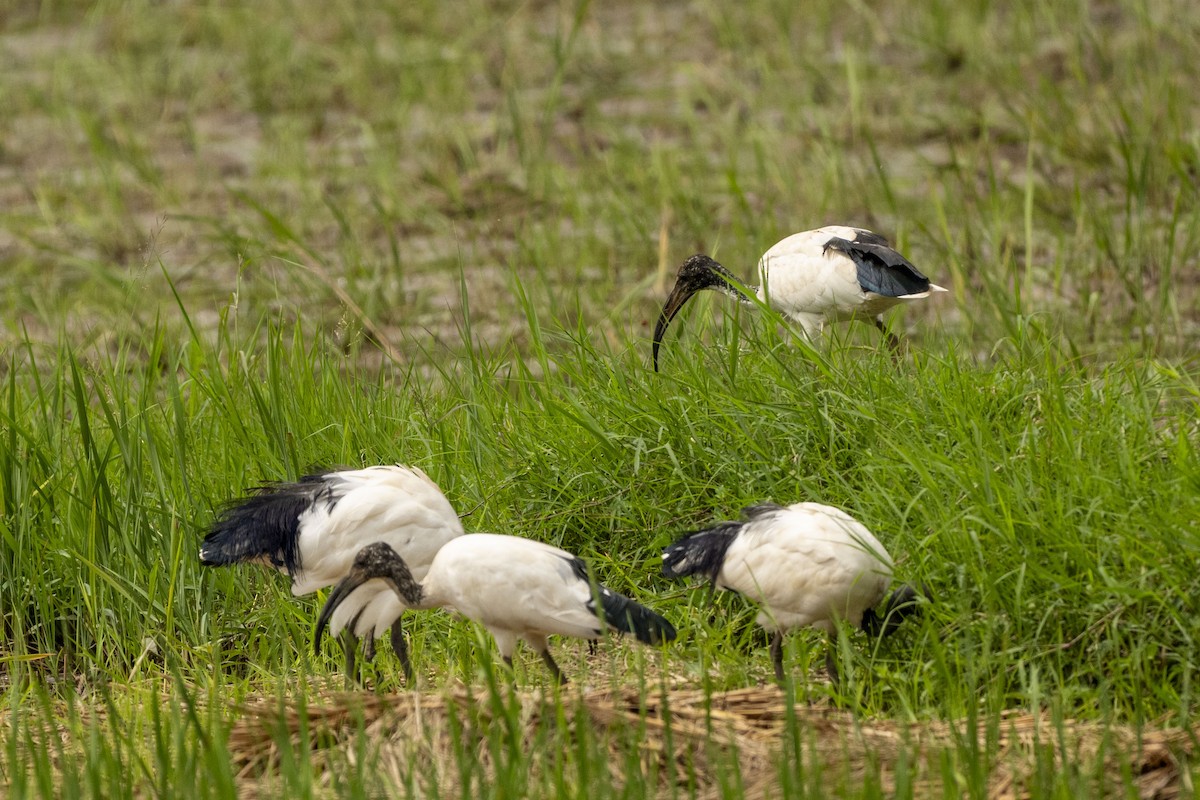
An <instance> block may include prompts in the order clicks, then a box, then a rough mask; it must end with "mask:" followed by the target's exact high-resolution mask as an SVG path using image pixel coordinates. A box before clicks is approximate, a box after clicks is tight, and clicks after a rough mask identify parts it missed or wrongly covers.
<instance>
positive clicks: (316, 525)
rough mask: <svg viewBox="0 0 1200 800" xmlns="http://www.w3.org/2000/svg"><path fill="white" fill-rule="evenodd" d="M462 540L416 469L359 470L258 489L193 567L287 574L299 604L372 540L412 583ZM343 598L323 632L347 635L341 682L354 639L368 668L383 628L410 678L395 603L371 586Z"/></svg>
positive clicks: (219, 528) (447, 509)
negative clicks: (255, 567)
mask: <svg viewBox="0 0 1200 800" xmlns="http://www.w3.org/2000/svg"><path fill="white" fill-rule="evenodd" d="M462 535H463V527H462V523H460V522H459V520H458V515H457V514H456V513H455V512H454V508H453V507H452V506H451V505H450V501H448V500H447V499H446V497H445V495H443V494H442V492H441V490H440V489H439V488H438V487H437V484H435V483H434V482H433V481H432V480H430V479H429V477H428V476H427V475H426V474H425V473H424V472H422V471H421V470H419V469H417V468H416V467H402V466H378V467H367V468H366V469H357V470H343V471H332V472H322V473H319V474H315V475H309V476H306V477H304V478H301V479H300V480H299V481H296V482H294V483H280V484H273V485H268V486H264V487H262V488H261V489H259V490H258V492H257V493H255V494H252V495H251V496H250V497H248V498H246V499H245V500H243V501H241V502H240V503H238V504H237V505H234V506H231V507H230V508H228V509H227V510H225V512H224V513H222V514H221V516H220V517H219V518H218V519H217V521H216V522H215V523H214V524H213V527H212V530H211V531H210V532H209V534H208V536H207V537H205V539H204V543H203V544H202V545H201V547H200V562H201V563H202V564H204V565H206V566H220V565H226V564H236V563H241V562H252V563H259V564H263V565H265V566H268V567H274V568H276V569H278V570H279V571H281V572H286V573H287V574H288V575H289V576H291V578H292V594H294V595H297V596H299V595H304V594H309V593H310V592H315V591H317V590H318V589H322V588H324V587H326V586H331V585H332V584H334V583H337V582H338V581H340V580H341V579H342V578H345V577H346V576H347V575H348V574H350V568H351V566H352V565H353V563H354V559H355V556H356V555H357V554H358V552H359V550H361V549H362V548H363V546H365V545H368V544H371V543H373V542H385V543H387V545H389V546H390V547H391V548H392V549H393V550H395V551H396V552H399V553H401V554H403V556H404V558H405V560H406V561H407V562H408V563H409V565H410V569H411V570H412V572H413V573H414V574H415V575H417V576H418V579H419V578H421V577H424V575H425V571H426V570H427V569H429V565H430V563H431V562H432V561H433V557H434V554H435V553H437V551H438V550H439V549H440V548H441V547H442V546H443V545H445V544H446V543H447V542H449V541H450V540H452V539H454V538H456V537H459V536H462ZM345 600H346V601H345V602H344V603H343V604H342V606H341V609H340V613H339V614H338V615H337V616H336V617H335V618H334V619H333V620H332V621H331V626H330V627H331V630H332V632H333V633H334V634H335V635H336V634H338V633H339V632H340V631H342V630H343V629H345V630H346V633H347V636H346V640H345V641H344V644H345V647H346V676H347V678H348V679H353V677H354V648H355V643H356V640H358V639H363V640H364V654H365V656H366V657H367V659H368V660H370V659H371V658H372V657H373V656H374V654H375V639H376V638H378V637H382V636H383V632H384V631H386V630H387V629H388V628H391V630H392V633H391V640H392V648H393V649H394V650H395V651H396V655H397V656H398V657H399V658H400V663H401V666H402V667H403V668H404V674H405V677H406V678H408V679H409V680H411V679H412V664H411V663H410V662H409V659H408V647H407V645H406V644H405V641H404V633H403V630H402V628H401V625H400V616H401V615H402V614H403V613H404V609H405V605H404V603H403V602H402V601H401V600H400V598H399V597H397V596H396V594H395V593H394V592H392V591H391V589H390V588H388V586H387V584H385V583H384V582H383V581H381V580H379V581H371V582H369V583H367V584H366V585H363V586H361V587H359V589H358V591H356V592H354V595H353V597H350V598H345Z"/></svg>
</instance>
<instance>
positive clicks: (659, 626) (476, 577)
mask: <svg viewBox="0 0 1200 800" xmlns="http://www.w3.org/2000/svg"><path fill="white" fill-rule="evenodd" d="M375 580H382V581H384V582H385V583H386V584H387V585H388V586H389V587H391V590H392V591H394V592H395V593H396V595H397V596H398V597H399V598H400V600H401V601H402V602H403V603H404V605H405V606H406V607H408V608H414V609H424V608H438V607H442V606H445V607H449V608H452V609H453V610H455V611H457V612H458V613H460V614H462V615H463V616H464V617H467V618H468V619H472V620H474V621H476V622H478V623H479V624H481V625H483V627H485V628H486V629H487V630H488V632H490V633H491V634H492V637H493V638H494V639H495V640H496V647H497V648H498V649H499V650H500V655H501V656H503V657H504V661H505V663H507V664H508V665H509V666H510V667H511V666H512V657H513V652H514V651H515V649H516V645H517V641H518V640H519V639H524V640H525V641H526V642H527V643H528V644H529V646H530V647H532V648H533V649H534V650H536V651H537V652H538V653H539V654H540V655H541V657H542V660H543V661H545V662H546V666H547V667H549V669H550V672H551V673H552V674H553V675H554V677H555V679H557V680H558V682H559V683H566V676H564V675H563V673H562V670H561V669H559V667H558V664H557V663H555V661H554V657H553V656H551V655H550V650H549V645H548V643H547V641H546V637H547V636H548V635H550V634H558V635H560V636H575V637H578V638H581V639H589V640H591V639H595V638H597V637H599V636H600V634H601V633H603V632H604V630H605V628H606V627H611V628H614V629H616V630H618V631H621V632H624V633H632V634H633V635H634V636H636V637H637V639H638V641H641V642H645V643H646V644H659V643H662V642H669V641H671V640H673V639H674V638H675V628H674V627H673V626H672V625H671V623H670V622H668V621H667V620H665V619H663V618H662V617H660V616H659V615H658V614H656V613H654V612H653V611H651V610H650V609H648V608H646V607H645V606H643V605H641V604H639V603H636V602H634V601H633V600H630V599H629V598H628V597H625V596H624V595H620V594H617V593H616V592H614V591H612V590H611V589H609V588H607V587H605V586H601V585H599V584H597V583H594V582H593V581H592V580H591V579H590V578H589V577H588V569H587V565H586V564H584V562H583V561H581V560H580V559H578V558H576V557H575V556H573V555H571V554H570V553H568V552H567V551H565V550H560V549H559V548H557V547H553V546H551V545H548V544H542V543H541V542H535V541H533V540H531V539H522V538H520V537H518V536H502V535H498V534H491V533H473V534H468V535H466V536H460V537H458V538H457V539H454V540H453V541H450V542H447V543H446V544H444V545H442V549H441V550H439V551H438V552H437V555H435V556H434V557H433V563H432V564H430V565H429V570H428V571H427V572H426V573H425V579H424V580H420V579H418V578H417V577H416V575H415V574H414V572H413V571H412V570H411V569H410V568H409V566H408V564H407V563H406V559H404V558H403V557H402V556H401V555H400V554H399V553H397V552H396V551H395V550H394V549H393V548H391V547H389V546H388V545H387V544H386V543H385V542H377V543H375V544H372V545H368V546H367V547H364V548H362V549H361V550H360V551H359V552H358V555H357V556H356V557H355V559H354V565H353V567H351V569H350V573H349V574H348V575H347V576H346V577H345V578H344V579H343V580H342V581H341V583H339V584H338V585H337V587H336V588H335V589H334V590H333V592H332V593H331V594H330V595H329V599H328V600H327V601H326V602H325V607H324V608H323V609H321V616H320V618H319V619H318V620H317V631H316V637H315V645H316V646H317V647H319V646H320V644H321V634H322V632H323V631H324V629H325V625H326V624H327V623H328V622H329V620H330V619H331V618H332V616H333V615H334V614H336V613H337V610H338V607H339V606H340V605H341V603H342V602H343V601H344V600H346V598H347V597H349V596H351V595H352V594H353V593H354V591H355V590H356V589H357V588H358V587H359V586H360V585H362V584H363V583H364V582H368V581H375Z"/></svg>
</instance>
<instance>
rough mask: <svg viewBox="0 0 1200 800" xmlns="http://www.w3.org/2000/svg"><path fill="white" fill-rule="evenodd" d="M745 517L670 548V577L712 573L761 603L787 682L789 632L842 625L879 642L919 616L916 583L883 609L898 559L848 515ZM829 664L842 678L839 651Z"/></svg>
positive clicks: (807, 506) (817, 507)
mask: <svg viewBox="0 0 1200 800" xmlns="http://www.w3.org/2000/svg"><path fill="white" fill-rule="evenodd" d="M742 513H743V515H744V516H745V521H743V522H721V523H719V524H717V525H714V526H713V527H711V528H707V529H705V530H701V531H697V532H695V533H692V534H689V535H687V536H685V537H684V538H683V539H680V540H679V541H678V542H676V543H675V544H673V545H671V546H670V547H668V548H666V549H665V550H664V551H663V574H664V575H666V576H667V577H669V578H679V577H683V576H685V575H704V576H706V577H707V578H708V579H709V580H710V581H711V582H712V584H713V585H714V586H717V587H720V588H722V589H729V590H732V591H735V592H739V593H741V594H743V595H745V596H747V597H749V598H750V599H752V600H755V601H757V602H758V603H760V604H761V605H762V610H761V611H760V612H759V614H758V624H759V625H761V626H763V627H764V628H765V629H767V630H769V631H773V633H774V636H773V637H772V639H771V659H772V661H773V662H774V664H775V677H776V678H777V679H779V680H780V681H782V680H783V634H784V632H785V631H788V630H790V629H792V628H800V627H804V626H806V625H807V626H811V627H813V628H816V629H818V630H822V631H825V632H826V633H828V634H829V635H830V636H831V637H832V636H833V635H834V634H835V632H836V627H835V625H836V621H837V620H839V619H842V620H846V621H847V622H849V623H850V624H851V625H853V626H855V627H861V628H862V629H863V630H864V631H866V632H867V634H868V635H871V636H875V635H877V634H880V633H883V634H890V633H891V632H892V631H893V630H894V629H895V628H896V627H897V626H898V625H899V624H900V622H901V621H902V620H903V618H904V617H906V616H908V615H909V614H911V613H913V612H915V611H916V609H917V605H916V602H915V600H916V594H917V593H916V590H915V589H913V587H911V586H908V585H902V586H900V587H899V588H897V589H896V590H895V591H893V592H892V593H891V595H890V596H889V597H888V599H887V602H886V603H884V604H883V606H882V608H881V609H880V611H876V610H875V609H876V607H878V606H879V605H880V603H881V602H882V601H883V599H884V593H885V592H886V591H887V587H888V584H889V583H891V580H892V558H891V556H889V555H888V552H887V550H885V549H884V547H883V545H882V544H880V543H879V540H878V539H876V538H875V537H874V536H873V535H871V532H870V531H869V530H867V529H866V528H865V527H864V526H863V525H862V523H860V522H858V521H857V520H855V519H854V518H853V517H851V516H849V515H848V514H846V513H845V512H844V511H842V510H840V509H837V508H833V507H832V506H826V505H821V504H820V503H797V504H795V505H792V506H788V507H786V508H784V507H782V506H777V505H774V504H773V503H764V504H762V505H757V506H753V507H751V508H747V509H745V510H744V511H743V512H742ZM825 663H826V666H827V668H828V669H829V672H830V676H831V677H834V678H835V679H836V676H837V669H836V664H835V661H834V660H833V657H832V653H830V654H829V656H827V658H826V662H825Z"/></svg>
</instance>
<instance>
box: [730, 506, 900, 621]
mask: <svg viewBox="0 0 1200 800" xmlns="http://www.w3.org/2000/svg"><path fill="white" fill-rule="evenodd" d="M891 579H892V557H891V556H890V555H888V552H887V550H885V549H884V547H883V545H882V544H880V543H879V540H878V539H876V538H875V537H874V536H873V535H872V534H871V532H870V531H869V530H867V529H866V527H865V526H863V524H862V523H860V522H858V521H857V520H855V519H854V518H853V517H851V516H850V515H848V514H846V513H845V512H844V511H842V510H840V509H837V508H834V507H832V506H826V505H821V504H820V503H797V504H795V505H792V506H788V507H787V508H783V509H780V510H779V511H777V512H774V513H771V514H766V515H763V516H761V517H758V518H756V519H754V520H752V521H750V522H747V523H746V524H745V525H744V526H743V527H742V528H741V530H740V531H739V532H738V534H737V536H736V537H735V538H734V540H733V542H732V543H731V544H730V545H729V549H728V551H726V554H725V560H724V563H723V565H722V567H721V571H720V573H719V574H718V576H717V584H718V585H719V586H721V587H722V588H725V589H733V590H734V591H737V592H740V593H742V594H743V595H745V596H747V597H749V598H751V599H752V600H755V601H757V602H758V603H760V604H761V605H762V612H761V613H760V614H759V617H758V622H759V624H761V625H762V626H763V627H765V628H767V629H769V630H788V629H790V628H797V627H802V626H806V625H808V626H812V627H814V628H817V629H819V630H823V631H826V632H832V631H833V628H834V624H835V620H838V619H844V620H846V621H848V622H849V623H850V624H852V625H854V626H858V625H860V624H861V622H862V616H863V612H864V611H866V610H867V609H868V608H874V607H875V606H877V605H878V604H879V602H880V601H881V600H882V599H883V596H884V592H885V591H886V590H887V586H888V584H889V583H890V582H891Z"/></svg>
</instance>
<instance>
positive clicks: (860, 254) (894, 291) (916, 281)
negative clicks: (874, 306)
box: [825, 231, 929, 297]
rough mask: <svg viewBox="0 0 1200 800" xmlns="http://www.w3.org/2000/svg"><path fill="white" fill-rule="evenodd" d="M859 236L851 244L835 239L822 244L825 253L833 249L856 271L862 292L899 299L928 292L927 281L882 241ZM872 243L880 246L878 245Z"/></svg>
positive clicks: (879, 238)
mask: <svg viewBox="0 0 1200 800" xmlns="http://www.w3.org/2000/svg"><path fill="white" fill-rule="evenodd" d="M863 233H865V232H864V231H860V232H859V235H858V237H856V240H855V241H853V242H851V241H849V240H847V239H842V238H840V237H836V236H835V237H834V238H832V239H830V240H829V241H828V242H826V243H825V250H835V251H837V252H839V253H842V254H844V255H845V256H847V257H848V258H849V259H850V260H851V261H853V262H854V266H855V268H856V269H857V270H858V285H859V286H861V287H862V288H863V291H866V292H874V293H875V294H879V295H883V296H884V297H903V296H904V295H909V294H920V293H921V292H927V291H929V278H926V277H925V276H924V275H922V274H921V271H920V270H918V269H917V268H916V267H914V266H913V265H912V264H911V263H910V262H909V261H908V259H906V258H905V257H904V256H902V255H900V254H899V253H897V252H896V251H895V250H893V249H892V248H891V247H888V245H887V244H886V242H887V240H886V239H883V237H882V236H876V235H875V234H870V236H868V237H866V239H867V240H864V237H863V235H862V234H863ZM871 237H874V238H873V239H872V238H871ZM875 240H882V241H883V242H884V243H883V244H878V243H876V241H875Z"/></svg>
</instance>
